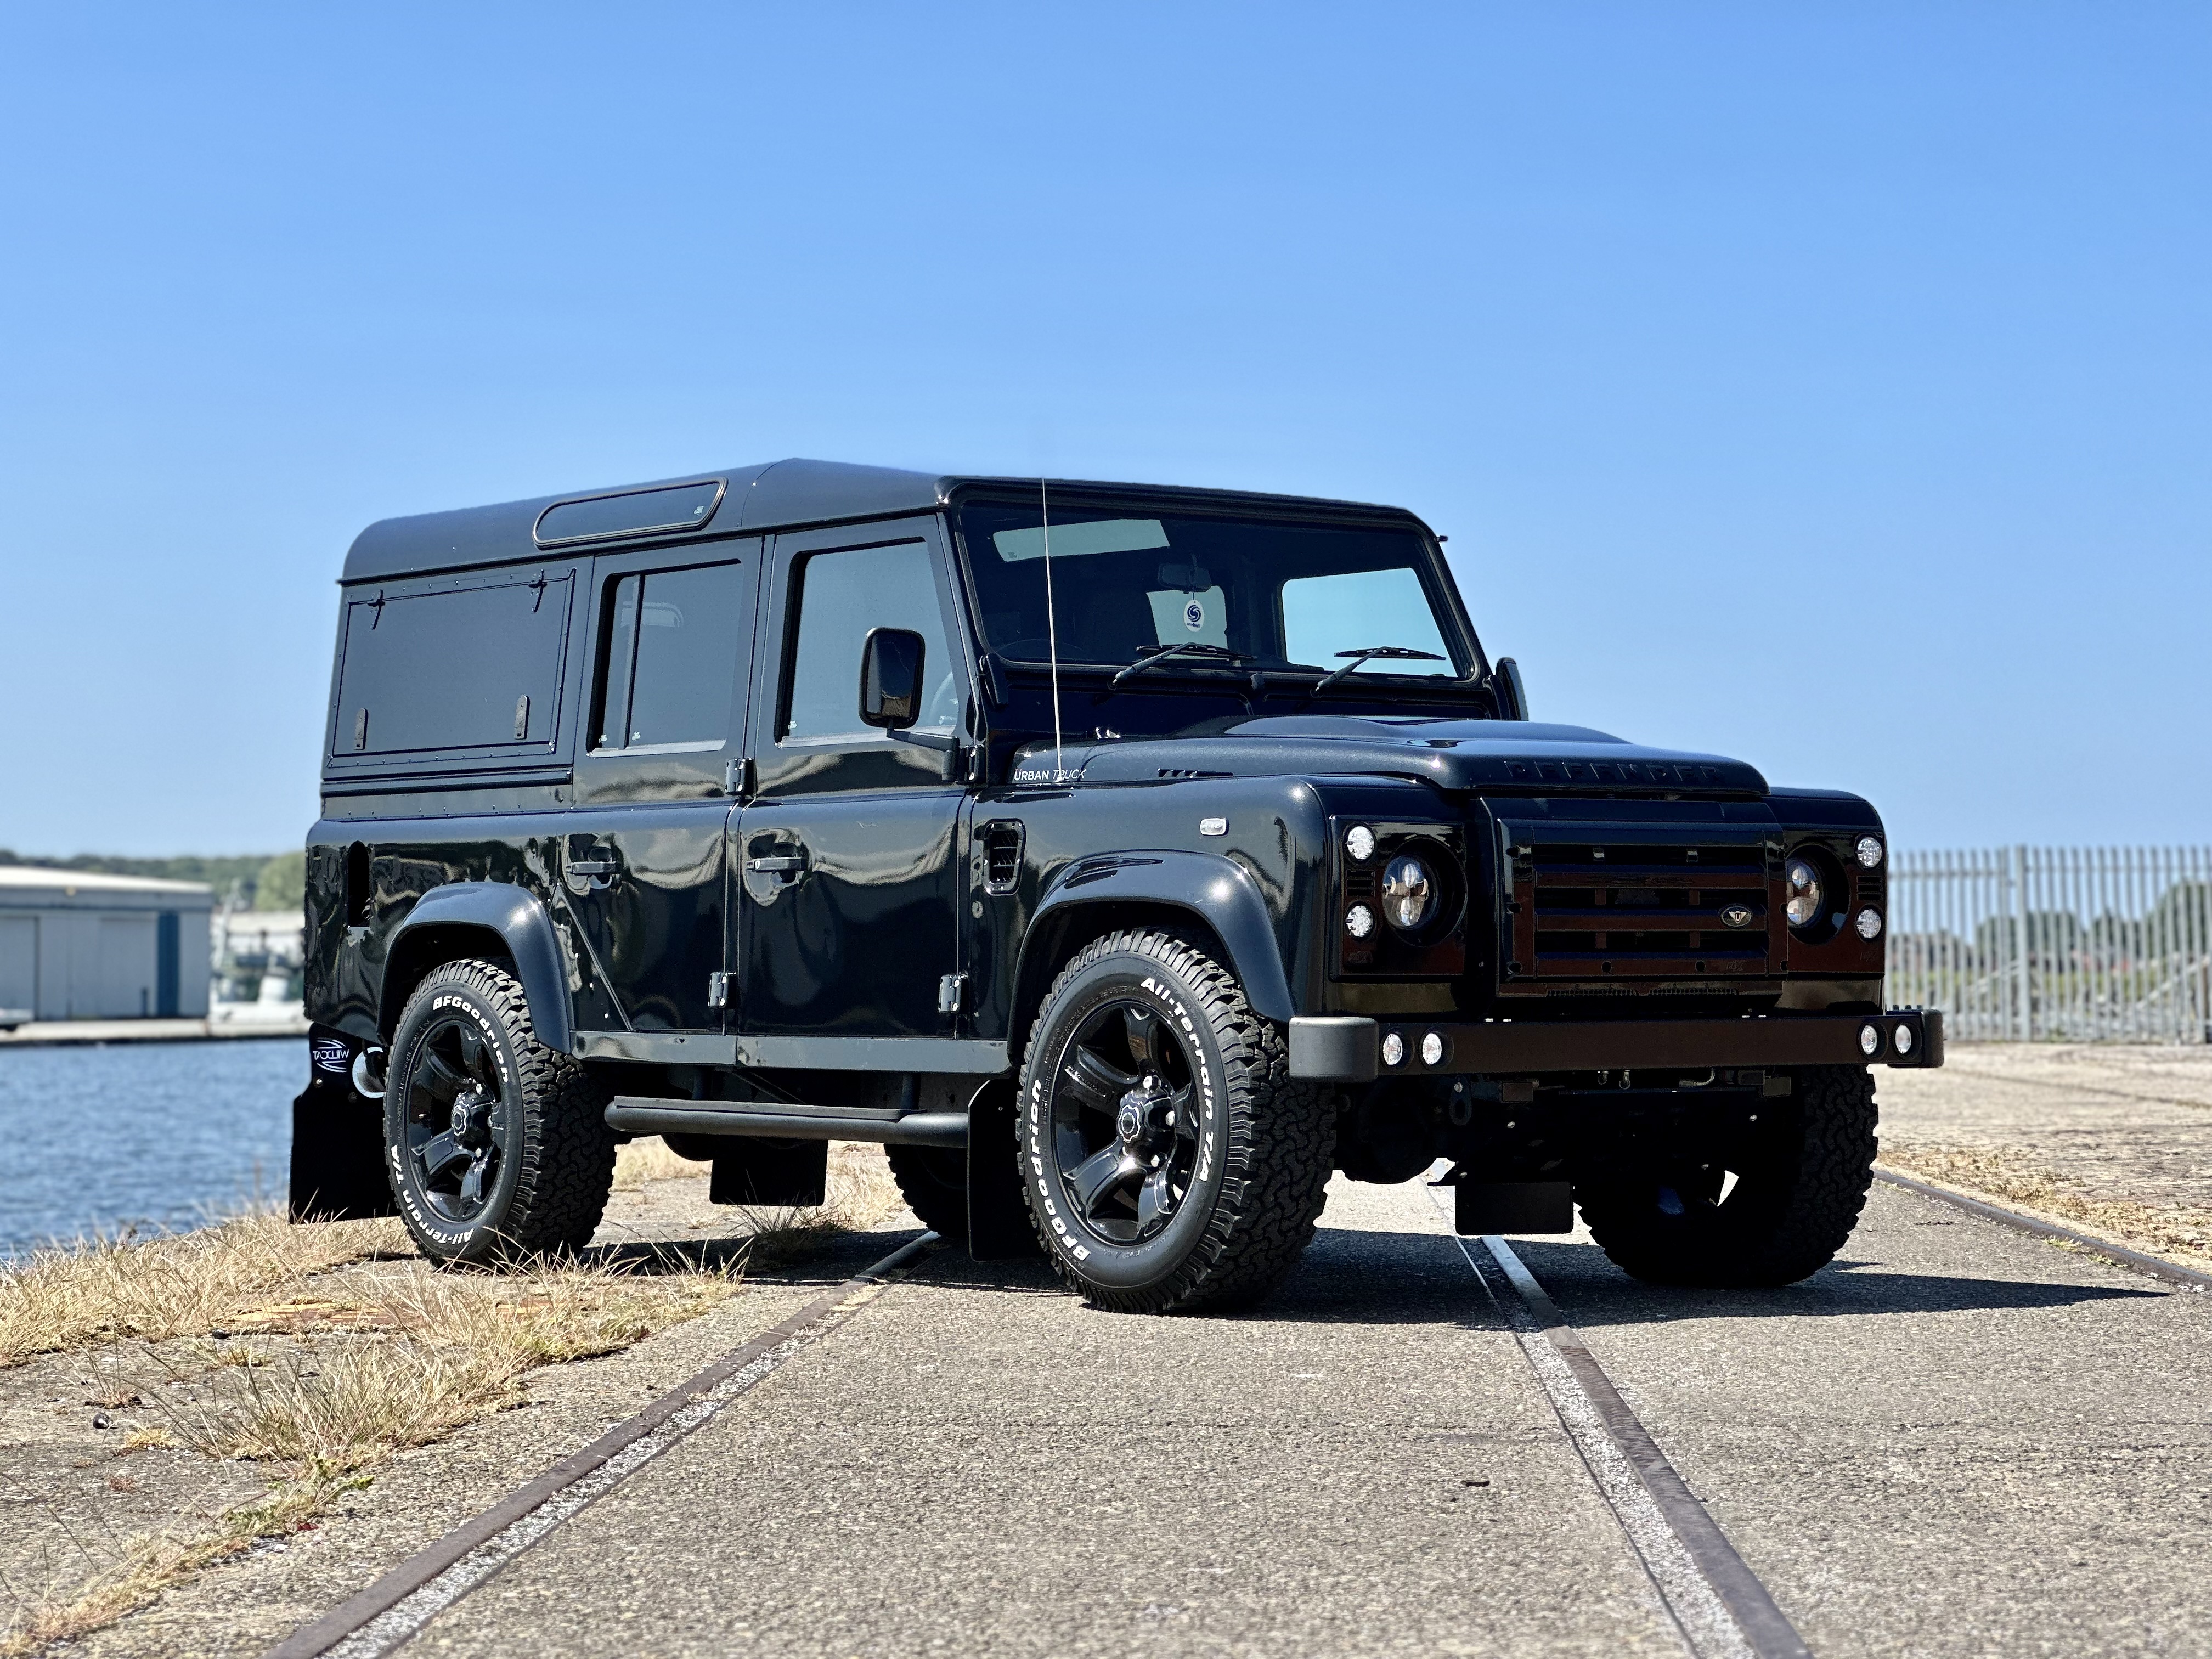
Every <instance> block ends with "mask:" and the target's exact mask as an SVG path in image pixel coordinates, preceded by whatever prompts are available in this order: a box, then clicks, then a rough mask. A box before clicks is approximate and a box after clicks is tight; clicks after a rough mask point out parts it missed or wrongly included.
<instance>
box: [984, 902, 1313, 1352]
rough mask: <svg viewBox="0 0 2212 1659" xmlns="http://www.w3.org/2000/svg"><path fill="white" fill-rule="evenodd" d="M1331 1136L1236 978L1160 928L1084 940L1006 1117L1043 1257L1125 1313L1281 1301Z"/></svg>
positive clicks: (1305, 1234) (1052, 1000)
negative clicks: (1277, 1290) (1010, 1119)
mask: <svg viewBox="0 0 2212 1659" xmlns="http://www.w3.org/2000/svg"><path fill="white" fill-rule="evenodd" d="M1334 1129H1335V1122H1334V1112H1333V1110H1332V1109H1331V1104H1330V1102H1329V1099H1328V1095H1327V1094H1326V1092H1325V1091H1323V1090H1322V1089H1320V1088H1319V1087H1317V1086H1316V1085H1310V1084H1300V1083H1293V1082H1292V1081H1291V1076H1290V1062H1289V1056H1288V1054H1287V1052H1286V1049H1285V1044H1284V1040H1283V1033H1282V1031H1281V1030H1280V1029H1279V1027H1278V1026H1276V1025H1275V1024H1273V1023H1272V1022H1270V1021H1268V1020H1267V1019H1263V1018H1261V1017H1260V1016H1259V1015H1258V1014H1257V1013H1255V1012H1253V1009H1252V1007H1251V1005H1250V1004H1249V1003H1248V1002H1247V1001H1246V1000H1244V994H1243V991H1242V990H1241V989H1239V988H1238V987H1237V981H1236V980H1235V978H1234V977H1233V976H1232V975H1231V974H1230V973H1229V972H1228V971H1227V970H1226V969H1224V968H1223V967H1222V966H1221V965H1220V964H1219V963H1216V962H1214V961H1213V960H1212V958H1211V957H1208V956H1207V955H1206V952H1205V951H1201V950H1200V949H1199V948H1198V947H1197V946H1196V945H1193V944H1191V943H1189V942H1188V940H1185V939H1178V938H1176V937H1175V936H1174V935H1172V934H1170V933H1159V932H1152V931H1141V932H1140V931H1128V932H1121V933H1110V934H1109V935H1107V936H1106V937H1105V938H1103V939H1097V940H1094V941H1093V942H1092V943H1091V944H1090V945H1085V947H1084V948H1083V949H1082V950H1081V951H1078V952H1077V953H1076V955H1075V957H1073V959H1072V960H1071V961H1070V962H1069V963H1068V964H1067V965H1066V968H1064V969H1061V971H1060V976H1059V978H1058V979H1056V980H1055V981H1054V983H1053V986H1052V988H1051V990H1049V991H1048V992H1047V993H1046V994H1045V999H1044V1003H1043V1006H1042V1007H1041V1008H1040V1009H1039V1010H1038V1012H1037V1017H1036V1024H1035V1026H1034V1027H1033V1028H1032V1030H1031V1032H1030V1042H1029V1048H1028V1051H1027V1054H1026V1056H1025V1058H1024V1062H1023V1068H1022V1078H1021V1094H1020V1099H1019V1109H1018V1112H1017V1114H1016V1119H1015V1134H1016V1137H1017V1141H1016V1145H1017V1153H1018V1158H1019V1160H1020V1167H1021V1174H1022V1185H1023V1191H1024V1196H1025V1197H1026V1199H1027V1200H1028V1203H1029V1209H1030V1220H1031V1221H1032V1222H1033V1223H1034V1224H1035V1225H1036V1231H1037V1237H1039V1238H1040V1239H1041V1240H1042V1241H1043V1243H1044V1248H1045V1253H1046V1254H1047V1255H1048V1256H1049V1257H1050V1258H1051V1259H1052V1261H1053V1265H1054V1267H1056V1268H1058V1270H1059V1272H1060V1276H1061V1277H1062V1278H1063V1279H1066V1281H1067V1283H1068V1284H1069V1285H1072V1286H1073V1287H1074V1288H1075V1289H1076V1290H1077V1291H1080V1292H1081V1293H1082V1295H1083V1297H1085V1300H1087V1301H1089V1302H1091V1304H1094V1305H1096V1306H1097V1307H1102V1308H1109V1309H1114V1310H1118V1311H1121V1312H1127V1313H1164V1312H1168V1311H1170V1310H1187V1309H1197V1308H1214V1309H1221V1308H1230V1307H1235V1306H1237V1305H1239V1304H1244V1303H1249V1302H1252V1301H1255V1300H1256V1299H1258V1298H1259V1297H1262V1296H1264V1295H1266V1294H1267V1291H1270V1290H1272V1289H1273V1288H1274V1286H1275V1285H1276V1284H1277V1283H1278V1282H1279V1281H1280V1279H1282V1278H1283V1276H1284V1275H1285V1273H1289V1272H1290V1270H1291V1267H1293V1266H1294V1265H1296V1263H1297V1259H1298V1255H1299V1254H1300V1252H1302V1251H1303V1250H1304V1249H1305V1247H1306V1245H1307V1243H1309V1242H1310V1240H1311V1239H1312V1237H1313V1231H1314V1223H1315V1221H1316V1219H1318V1218H1319V1217H1320V1215H1321V1211H1322V1202H1323V1200H1324V1196H1325V1190H1326V1188H1327V1187H1328V1176H1329V1164H1330V1152H1331V1149H1332V1143H1333V1140H1334Z"/></svg>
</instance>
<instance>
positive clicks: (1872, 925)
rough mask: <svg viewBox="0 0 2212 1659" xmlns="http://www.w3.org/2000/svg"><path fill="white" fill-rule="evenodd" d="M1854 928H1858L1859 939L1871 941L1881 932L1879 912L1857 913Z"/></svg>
mask: <svg viewBox="0 0 2212 1659" xmlns="http://www.w3.org/2000/svg"><path fill="white" fill-rule="evenodd" d="M1854 926H1856V927H1857V928H1858V930H1859V937H1860V938H1861V939H1872V938H1874V937H1875V935H1876V934H1878V933H1881V911H1879V910H1862V911H1860V912H1859V913H1858V916H1857V919H1856V921H1855V922H1854Z"/></svg>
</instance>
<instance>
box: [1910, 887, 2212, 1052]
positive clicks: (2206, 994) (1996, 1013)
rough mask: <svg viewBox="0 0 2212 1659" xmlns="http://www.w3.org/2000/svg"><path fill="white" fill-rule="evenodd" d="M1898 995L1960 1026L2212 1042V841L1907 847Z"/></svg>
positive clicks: (1963, 1032)
mask: <svg viewBox="0 0 2212 1659" xmlns="http://www.w3.org/2000/svg"><path fill="white" fill-rule="evenodd" d="M1889 902H1890V916H1889V935H1890V938H1889V983H1888V987H1887V989H1888V1000H1889V1001H1890V1002H1891V1003H1892V1004H1893V1005H1894V1006H1913V1005H1918V1006H1923V1007H1929V1008H1941V1009H1942V1010H1943V1014H1944V1030H1945V1034H1946V1035H1947V1036H1950V1037H1952V1038H1954V1039H1966V1040H1970V1041H1971V1040H1972V1039H1976V1038H1980V1039H1984V1040H2008V1041H2012V1042H2034V1041H2040V1040H2052V1041H2063V1042H2212V847H2001V848H1990V849H1986V850H1981V851H1973V852H1906V853H1898V854H1894V855H1893V863H1892V866H1891V871H1890V901H1889Z"/></svg>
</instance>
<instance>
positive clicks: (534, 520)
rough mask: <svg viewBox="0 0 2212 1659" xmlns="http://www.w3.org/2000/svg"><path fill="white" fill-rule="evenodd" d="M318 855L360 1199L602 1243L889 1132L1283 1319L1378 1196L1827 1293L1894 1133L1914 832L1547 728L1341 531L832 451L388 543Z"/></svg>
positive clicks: (1430, 577) (327, 971) (1067, 1265)
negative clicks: (668, 1160) (1885, 1089)
mask: <svg viewBox="0 0 2212 1659" xmlns="http://www.w3.org/2000/svg"><path fill="white" fill-rule="evenodd" d="M322 777H323V783H322V788H323V817H322V819H321V821H320V822H319V823H317V824H316V826H315V828H314V830H313V834H312V836H310V839H309V843H308V848H307V859H308V863H307V872H308V875H307V880H308V901H307V906H308V918H309V920H308V957H307V1008H308V1012H309V1014H310V1016H311V1017H312V1018H313V1021H314V1034H313V1042H312V1051H313V1052H312V1062H313V1063H312V1067H311V1071H310V1079H311V1080H310V1083H309V1086H308V1088H307V1091H306V1092H305V1093H304V1094H302V1095H301V1097H300V1101H299V1103H298V1105H297V1108H296V1110H295V1146H294V1153H293V1170H292V1194H293V1204H294V1206H295V1212H296V1213H298V1214H300V1215H302V1216H310V1215H314V1216H324V1215H349V1214H364V1213H375V1212H383V1213H389V1212H392V1211H393V1210H395V1209H396V1210H397V1212H398V1213H399V1214H400V1215H401V1216H402V1217H403V1218H404V1219H405V1222H406V1225H407V1226H408V1227H409V1229H410V1231H411V1232H412V1233H413V1235H414V1237H415V1238H416V1241H417V1242H418V1243H420V1245H421V1247H422V1249H423V1250H424V1251H425V1252H426V1253H428V1255H431V1256H433V1257H435V1258H437V1259H440V1260H442V1261H484V1260H495V1259H498V1258H500V1257H501V1256H504V1255H510V1254H528V1253H535V1252H541V1251H560V1250H566V1249H573V1248H574V1247H576V1246H579V1245H580V1244H582V1243H584V1242H585V1241H586V1239H587V1238H588V1237H590V1236H591V1233H592V1229H593V1227H594V1226H595V1225H596V1224H597V1223H598V1221H599V1216H600V1212H601V1209H602V1206H603V1205H604V1204H605V1199H606V1194H607V1189H608V1183H609V1181H610V1178H611V1171H612V1169H613V1165H614V1154H615V1147H616V1145H617V1142H619V1141H622V1140H623V1139H629V1138H631V1137H635V1136H638V1135H659V1136H662V1137H663V1138H664V1139H665V1140H666V1141H667V1142H668V1143H669V1145H670V1146H672V1147H673V1148H675V1150H676V1151H677V1152H679V1153H681V1154H683V1155H684V1156H686V1157H690V1158H697V1159H700V1160H702V1161H707V1162H711V1164H712V1165H713V1183H712V1192H713V1194H714V1198H715V1200H717V1201H718V1202H729V1203H763V1204H777V1205H786V1204H790V1205H803V1204H806V1203H809V1202H812V1203H819V1202H821V1201H822V1198H823V1172H824V1160H825V1157H826V1152H827V1143H828V1142H829V1140H832V1139H857V1140H872V1141H880V1142H883V1143H884V1144H885V1146H887V1148H888V1151H889V1156H890V1162H891V1166H892V1169H893V1170H894V1171H895V1172H896V1175H897V1177H898V1179H899V1182H900V1183H901V1186H902V1188H903V1190H904V1191H905V1193H906V1194H907V1196H908V1199H909V1200H910V1201H911V1203H912V1205H913V1207H914V1209H915V1212H917V1213H918V1214H919V1215H920V1216H921V1218H922V1219H923V1220H924V1221H925V1222H927V1224H928V1225H930V1226H932V1227H933V1228H935V1229H937V1230H938V1231H939V1232H941V1233H944V1234H945V1235H947V1236H950V1237H957V1238H964V1239H965V1240H966V1241H967V1243H968V1245H969V1249H971V1250H972V1251H973V1252H974V1253H975V1255H978V1256H982V1257H987V1258H988V1257H1004V1256H1011V1255H1021V1254H1030V1253H1034V1252H1035V1251H1036V1250H1037V1249H1039V1248H1040V1247H1041V1248H1042V1249H1043V1250H1044V1252H1045V1253H1046V1254H1047V1255H1048V1256H1049V1257H1050V1258H1051V1260H1052V1261H1053V1262H1054V1265H1055V1266H1056V1267H1058V1269H1059V1270H1060V1273H1062V1274H1063V1275H1064V1276H1065V1277H1066V1279H1067V1280H1068V1282H1069V1283H1071V1284H1072V1285H1074V1286H1075V1287H1077V1288H1078V1289H1079V1290H1080V1291H1082V1293H1083V1294H1084V1295H1085V1296H1086V1297H1090V1298H1091V1300H1092V1301H1094V1302H1097V1303H1098V1304H1102V1305H1104V1306H1108V1307H1112V1308H1120V1309H1127V1310H1165V1309H1180V1308H1192V1307H1197V1306H1200V1305H1212V1306H1220V1305H1225V1304H1231V1303H1234V1302H1237V1301H1241V1300H1246V1299H1249V1298H1251V1297H1255V1296H1257V1295H1259V1294H1261V1293H1263V1292H1264V1291H1266V1290H1267V1288H1268V1287H1269V1286H1270V1285H1273V1284H1274V1283H1275V1282H1276V1281H1277V1280H1278V1279H1279V1278H1280V1277H1281V1276H1282V1275H1283V1273H1285V1271H1287V1270H1288V1269H1289V1267H1291V1264H1292V1263H1293V1262H1294V1261H1296V1260H1297V1256H1298V1253H1299V1251H1300V1250H1301V1249H1303V1248H1304V1245H1305V1243H1306V1242H1307V1241H1308V1240H1309V1239H1310V1237H1312V1234H1313V1230H1314V1224H1315V1221H1316V1218H1317V1217H1318V1216H1319V1215H1320V1213H1321V1210H1322V1198H1323V1193H1324V1189H1325V1188H1326V1186H1327V1184H1328V1180H1329V1177H1330V1174H1331V1171H1332V1170H1342V1171H1343V1172H1344V1173H1345V1175H1346V1176H1349V1177H1350V1178H1352V1179H1353V1180H1357V1181H1373V1182H1403V1181H1407V1180H1410V1179H1411V1178H1413V1176H1418V1175H1420V1174H1421V1173H1423V1172H1424V1171H1425V1170H1429V1169H1431V1166H1432V1165H1433V1164H1436V1163H1437V1160H1439V1159H1448V1160H1449V1173H1448V1174H1447V1175H1446V1176H1444V1180H1445V1182H1448V1183H1449V1185H1451V1186H1452V1187H1453V1188H1455V1189H1456V1190H1455V1206H1456V1213H1457V1218H1458V1225H1459V1227H1460V1229H1461V1231H1463V1232H1487V1231H1565V1230H1566V1229H1568V1228H1569V1227H1570V1226H1571V1223H1572V1215H1573V1208H1574V1206H1576V1205H1577V1204H1579V1205H1580V1206H1581V1207H1582V1210H1583V1216H1584V1218H1585V1219H1586V1220H1587V1222H1588V1224H1589V1227H1590V1229H1591V1231H1592V1232H1593V1233H1594V1234H1595V1237H1596V1238H1597V1240H1598V1242H1599V1243H1601V1245H1602V1246H1603V1247H1604V1249H1606V1251H1607V1254H1609V1255H1611V1256H1612V1257H1613V1260H1614V1261H1617V1262H1619V1263H1620V1265H1621V1266H1622V1267H1626V1269H1627V1270H1628V1271H1629V1272H1631V1273H1635V1274H1638V1275H1639V1276H1641V1277H1643V1278H1646V1279H1655V1280H1664V1281H1670V1282H1677V1283H1694V1284H1705V1285H1773V1284H1779V1283H1782V1282H1784V1281H1787V1280H1790V1279H1798V1278H1801V1277H1802V1276H1803V1275H1805V1274H1807V1273H1811V1272H1813V1271H1814V1269H1816V1268H1818V1267H1820V1266H1821V1265H1822V1264H1823V1263H1825V1262H1826V1261H1828V1260H1829V1259H1830V1258H1831V1257H1832V1255H1834V1254H1835V1252H1836V1251H1837V1249H1838V1248H1839V1247H1840V1246H1841V1245H1842V1244H1843V1243H1844V1239H1845V1237H1847V1236H1848V1235H1849V1234H1850V1230H1851V1228H1852V1225H1853V1224H1854V1223H1855V1221H1856V1219H1857V1216H1858V1212H1859V1208H1860V1206H1861V1204H1862V1202H1863V1198H1864V1195H1865V1193H1866V1189H1867V1185H1868V1182H1869V1164H1870V1162H1871V1159H1872V1158H1873V1154H1874V1145H1875V1142H1874V1128H1875V1103H1874V1087H1873V1083H1872V1080H1871V1078H1870V1076H1869V1070H1868V1067H1869V1066H1871V1065H1875V1064H1881V1065H1889V1066H1934V1065H1937V1064H1940V1063H1941V1060H1942V1025H1941V1023H1940V1019H1939V1017H1938V1016H1936V1015H1935V1014H1932V1013H1923V1012H1919V1011H1917V1010H1906V1011H1902V1012H1899V1011H1887V1012H1886V1011H1885V1010H1884V1008H1883V1006H1882V1000H1881V987H1882V952H1883V943H1884V940H1883V929H1884V917H1885V913H1886V909H1887V906H1886V903H1885V900H1884V894H1883V882H1884V878H1885V877H1886V875H1887V867H1886V860H1885V857H1884V850H1885V849H1884V845H1883V836H1882V828H1881V821H1880V819H1879V818H1877V817H1875V812H1874V810H1873V808H1872V807H1870V806H1869V805H1867V803H1866V802H1864V801H1863V800H1861V799H1857V797H1855V796H1851V795H1848V794H1843V793H1832V792H1826V791H1811V790H1784V789H1774V788H1770V787H1768V786H1767V784H1766V782H1765V780H1764V779H1762V778H1761V777H1760V775H1759V774H1758V773H1757V772H1756V771H1754V770H1753V769H1752V768H1751V767H1749V766H1747V765H1745V764H1744V763H1742V762H1741V761H1732V760H1725V759H1723V758H1721V757H1717V756H1712V755H1697V754H1685V753H1679V752H1675V751H1673V750H1659V749H1650V748H1643V747H1639V746H1638V745H1635V744H1628V743H1624V742H1621V741H1620V740H1619V739H1617V738H1610V737H1607V736H1606V735H1605V734H1604V733H1602V732H1594V731H1589V730H1585V729H1583V728H1581V727H1577V726H1544V725H1537V724H1534V723H1531V722H1530V720H1529V719H1528V704H1527V702H1526V699H1525V696H1524V694H1523V692H1522V684H1521V678H1520V676H1519V673H1518V671H1516V669H1515V667H1514V665H1513V664H1512V662H1511V660H1510V659H1502V660H1499V661H1496V662H1492V660H1490V659H1488V658H1486V656H1485V655H1484V654H1483V652H1482V649H1481V647H1480V645H1479V644H1478V643H1477V642H1476V640H1475V635H1474V629H1473V627H1472V626H1471V625H1470V624H1469V622H1468V617H1467V613H1466V611H1465V610H1464V609H1463V607H1462V605H1461V602H1460V597H1459V594H1458V592H1457V591H1456V589H1455V586H1454V585H1453V581H1452V577H1451V573H1450V571H1449V568H1447V566H1446V565H1445V562H1444V560H1443V556H1442V555H1441V552H1440V550H1439V548H1438V546H1437V537H1436V536H1434V535H1433V534H1432V533H1431V532H1430V531H1429V529H1428V528H1427V526H1425V525H1424V524H1422V522H1421V521H1420V520H1419V519H1417V518H1415V517H1414V516H1413V514H1412V513H1407V512H1403V511H1400V510H1398V509H1395V508H1391V507H1368V506H1360V505H1356V504H1352V503H1348V502H1343V501H1309V500H1303V499H1297V498H1291V497H1285V496H1267V495H1245V494H1237V493H1233V492H1229V491H1220V490H1203V489H1158V488H1150V487H1137V486H1130V485H1121V484H1097V483H1061V482H1051V483H1040V482H1039V481H1037V480H1035V479H1030V480H1026V481H1024V480H1011V479H1004V478H945V477H927V476H923V475H921V474H918V473H912V472H902V471H890V470H885V469H879V468H873V467H860V466H845V465H830V464H827V463H823V462H817V461H799V460H793V461H782V462H778V463H776V464H775V465H769V466H759V467H750V468H740V469H737V470H734V471H730V472H727V473H723V474H719V475H716V476H714V477H701V478H694V479H687V480H684V481H680V482H677V483H660V484H652V485H642V486H639V487H636V488H633V489H622V490H608V491H598V492H593V493H590V494H586V495H570V496H562V497H559V498H556V499H552V500H546V501H523V502H517V503H513V504H510V505H507V506H501V507H481V508H477V509H474V510H471V511H467V512H457V513H435V514H431V515H428V516H425V517H422V518H414V519H399V520H387V521H386V522H383V523H380V524H376V525H373V526H370V527H369V528H368V530H366V531H364V532H362V535H361V537H360V538H359V539H358V540H357V541H356V542H355V544H354V545H353V548H352V550H351V551H350V552H349V555H348V556H347V558H346V563H345V574H344V575H343V579H342V581H341V603H340V607H339V623H338V634H337V661H336V664H335V666H334V668H333V671H332V674H331V706H330V721H329V726H328V736H327V741H326V742H325V745H324V756H323V774H322Z"/></svg>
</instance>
